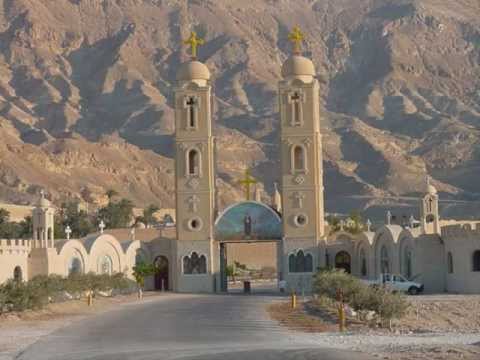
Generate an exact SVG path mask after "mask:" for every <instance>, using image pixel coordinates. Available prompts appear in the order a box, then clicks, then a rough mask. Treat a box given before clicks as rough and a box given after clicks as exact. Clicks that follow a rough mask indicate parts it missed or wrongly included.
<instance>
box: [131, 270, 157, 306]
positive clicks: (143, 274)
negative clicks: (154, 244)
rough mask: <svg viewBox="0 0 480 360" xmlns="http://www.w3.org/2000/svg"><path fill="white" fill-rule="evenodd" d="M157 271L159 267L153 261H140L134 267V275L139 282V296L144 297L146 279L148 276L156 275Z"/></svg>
mask: <svg viewBox="0 0 480 360" xmlns="http://www.w3.org/2000/svg"><path fill="white" fill-rule="evenodd" d="M156 271H157V268H156V267H155V265H154V264H152V263H146V262H143V261H141V262H139V263H138V264H136V265H135V266H134V267H133V273H132V275H133V277H134V278H135V282H136V283H137V288H138V298H139V299H143V290H144V288H145V279H146V278H147V276H151V275H154V274H155V272H156Z"/></svg>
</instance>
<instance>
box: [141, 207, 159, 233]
mask: <svg viewBox="0 0 480 360" xmlns="http://www.w3.org/2000/svg"><path fill="white" fill-rule="evenodd" d="M158 210H160V208H159V207H158V206H156V205H153V204H152V205H149V206H148V207H147V208H146V209H144V210H143V223H144V224H145V226H146V227H147V228H148V227H149V226H150V225H152V224H153V223H154V222H155V216H154V214H155V213H156V212H157V211H158Z"/></svg>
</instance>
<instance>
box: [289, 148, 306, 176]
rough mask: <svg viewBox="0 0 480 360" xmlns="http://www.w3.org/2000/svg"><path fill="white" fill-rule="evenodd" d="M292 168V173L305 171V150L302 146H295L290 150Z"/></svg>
mask: <svg viewBox="0 0 480 360" xmlns="http://www.w3.org/2000/svg"><path fill="white" fill-rule="evenodd" d="M292 152H293V154H292V161H293V164H292V168H293V171H303V170H305V169H306V163H305V149H304V148H303V146H300V145H296V146H294V147H293V150H292Z"/></svg>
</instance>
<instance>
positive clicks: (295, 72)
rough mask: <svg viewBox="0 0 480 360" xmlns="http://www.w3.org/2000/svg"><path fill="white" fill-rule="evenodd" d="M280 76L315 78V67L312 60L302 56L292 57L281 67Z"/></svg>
mask: <svg viewBox="0 0 480 360" xmlns="http://www.w3.org/2000/svg"><path fill="white" fill-rule="evenodd" d="M282 76H283V77H284V78H287V77H289V76H315V66H314V65H313V62H312V60H310V59H307V58H306V57H304V56H300V55H293V56H291V57H289V58H288V59H287V60H286V61H285V62H284V63H283V66H282Z"/></svg>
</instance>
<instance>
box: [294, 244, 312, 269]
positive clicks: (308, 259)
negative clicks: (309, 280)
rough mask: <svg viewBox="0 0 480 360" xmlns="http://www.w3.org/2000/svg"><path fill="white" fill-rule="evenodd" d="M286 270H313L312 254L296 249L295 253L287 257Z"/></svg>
mask: <svg viewBox="0 0 480 360" xmlns="http://www.w3.org/2000/svg"><path fill="white" fill-rule="evenodd" d="M288 271H289V272H290V273H310V272H313V256H312V254H308V253H304V252H303V250H298V251H297V253H296V254H290V256H289V257H288Z"/></svg>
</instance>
